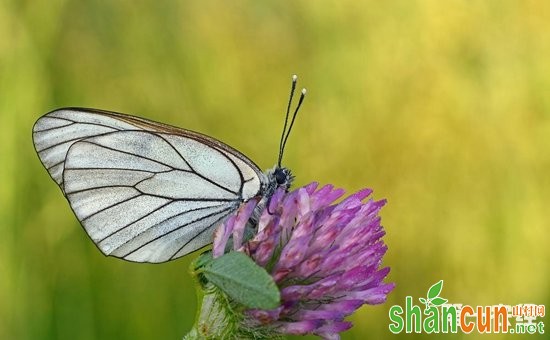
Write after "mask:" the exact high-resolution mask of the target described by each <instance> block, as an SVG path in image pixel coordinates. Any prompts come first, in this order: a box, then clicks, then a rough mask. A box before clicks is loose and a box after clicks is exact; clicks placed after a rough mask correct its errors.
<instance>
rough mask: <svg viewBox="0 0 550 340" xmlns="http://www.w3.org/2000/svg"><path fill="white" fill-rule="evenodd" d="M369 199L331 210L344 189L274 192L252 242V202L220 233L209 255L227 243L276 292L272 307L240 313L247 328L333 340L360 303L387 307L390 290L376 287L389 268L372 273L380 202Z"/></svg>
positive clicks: (378, 245) (379, 251)
mask: <svg viewBox="0 0 550 340" xmlns="http://www.w3.org/2000/svg"><path fill="white" fill-rule="evenodd" d="M371 192H372V190H370V189H364V190H361V191H359V192H357V193H355V194H353V195H351V196H349V197H347V198H346V199H344V200H343V201H341V202H339V203H335V200H337V199H338V198H340V197H341V196H342V195H343V194H344V190H343V189H334V188H333V187H332V186H331V185H326V186H324V187H322V188H320V189H318V190H317V183H311V184H309V185H306V186H305V187H302V188H298V189H296V190H294V191H292V192H289V193H285V192H284V191H283V190H278V191H277V192H276V193H275V194H274V195H273V197H272V198H271V201H270V202H269V206H268V208H267V209H264V211H263V213H262V214H261V215H260V217H259V222H258V226H257V228H258V232H257V234H256V235H255V236H254V237H253V238H252V239H250V240H248V241H245V240H243V235H244V231H245V227H246V224H247V223H249V220H250V217H251V216H252V214H253V212H254V209H255V207H256V206H257V204H258V201H255V200H251V201H249V202H248V203H246V204H245V205H243V206H242V207H241V209H240V210H239V211H238V213H237V214H235V215H234V216H232V217H230V218H229V219H228V220H226V222H225V223H224V224H222V225H221V226H220V227H219V229H218V230H217V232H216V234H215V237H214V247H213V256H214V257H220V256H222V255H223V253H224V251H225V249H226V246H227V241H228V240H229V239H230V238H231V237H232V239H233V249H234V250H236V251H239V252H243V253H245V254H247V255H248V256H249V257H250V258H252V259H253V260H254V262H256V264H258V265H259V266H261V267H264V268H265V269H266V270H267V272H268V273H269V274H270V275H271V276H272V277H273V279H274V281H275V283H276V284H277V286H278V287H279V289H280V291H281V305H280V306H279V307H278V308H276V309H273V310H247V311H246V312H245V318H244V321H243V322H244V323H246V327H249V328H254V327H259V328H260V327H268V328H270V329H272V330H273V331H275V332H276V333H279V334H308V333H312V334H316V335H319V336H322V337H324V338H327V339H338V338H339V333H340V332H343V331H345V330H347V329H349V328H351V327H352V324H351V322H348V321H345V320H344V318H345V317H346V316H348V315H350V314H352V313H353V312H354V311H355V310H357V309H358V308H359V307H360V306H362V305H363V304H371V305H374V304H380V303H383V302H384V301H386V297H387V295H388V293H389V292H390V291H391V290H392V289H393V288H394V287H395V284H394V283H384V282H383V280H384V278H385V277H386V276H387V275H388V272H389V271H390V269H389V268H382V269H380V268H379V267H380V265H381V262H382V257H383V255H384V253H385V252H386V250H387V246H386V245H385V244H384V242H383V241H382V236H384V234H385V232H384V230H383V228H382V226H381V225H380V216H378V212H379V211H380V209H381V208H382V206H384V204H385V203H386V201H385V200H380V201H373V200H372V199H369V200H367V201H366V202H363V200H364V199H365V198H367V197H368V196H369V195H370V194H371Z"/></svg>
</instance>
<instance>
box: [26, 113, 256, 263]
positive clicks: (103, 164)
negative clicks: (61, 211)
mask: <svg viewBox="0 0 550 340" xmlns="http://www.w3.org/2000/svg"><path fill="white" fill-rule="evenodd" d="M33 138H34V143H35V147H36V150H37V153H38V155H39V157H40V159H41V161H42V163H43V164H44V166H45V167H46V169H47V170H48V172H49V173H50V175H51V176H52V178H53V179H54V180H55V181H56V182H57V183H58V184H59V186H60V187H61V189H62V191H63V192H64V194H65V196H66V197H67V199H68V201H69V203H70V205H71V207H72V209H73V211H74V213H75V215H76V216H77V218H78V219H79V220H80V222H81V223H82V225H83V226H84V229H85V230H86V232H87V233H88V235H89V236H90V238H91V239H92V240H93V241H94V243H95V244H96V245H97V246H98V248H99V249H100V250H101V251H102V252H103V253H104V254H106V255H112V256H116V257H119V258H123V259H125V260H129V261H135V262H154V263H158V262H165V261H169V260H172V259H175V258H178V257H180V256H183V255H185V254H188V253H190V252H192V251H194V250H197V249H199V248H202V247H203V246H205V245H207V244H209V243H210V242H211V236H212V232H213V230H214V228H215V227H216V226H217V225H218V224H219V223H220V222H221V221H223V220H224V219H225V218H226V217H227V216H228V215H229V214H231V213H232V212H234V211H235V210H236V209H238V207H239V206H240V204H241V203H242V202H245V201H247V200H249V199H250V198H252V197H255V196H258V195H260V194H261V193H262V190H263V187H264V185H265V184H264V183H265V181H266V179H265V176H264V175H263V173H262V172H261V171H260V170H259V168H258V167H257V166H256V165H255V164H254V163H253V162H252V161H250V160H249V159H248V158H246V157H245V156H244V155H242V154H241V153H240V152H238V151H237V150H234V149H232V148H231V147H229V146H227V145H225V144H223V143H221V142H219V141H217V140H215V139H212V138H210V137H207V136H204V135H201V134H199V133H196V132H192V131H188V130H183V129H179V128H176V127H173V126H169V125H165V124H160V123H156V122H152V121H148V120H145V119H141V118H137V117H133V116H128V115H122V114H117V113H112V112H106V111H97V110H88V109H61V110H56V111H53V112H50V113H48V114H46V115H45V116H43V117H41V118H40V119H39V120H38V121H37V123H36V124H35V127H34V130H33Z"/></svg>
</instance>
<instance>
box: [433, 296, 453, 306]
mask: <svg viewBox="0 0 550 340" xmlns="http://www.w3.org/2000/svg"><path fill="white" fill-rule="evenodd" d="M447 301H449V300H447V299H443V298H440V297H436V298H434V299H433V300H432V305H434V306H441V305H442V304H444V303H447Z"/></svg>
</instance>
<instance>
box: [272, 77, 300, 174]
mask: <svg viewBox="0 0 550 340" xmlns="http://www.w3.org/2000/svg"><path fill="white" fill-rule="evenodd" d="M297 80H298V76H297V75H295V74H294V75H292V85H291V87H290V97H289V98H288V106H287V107H286V116H285V126H284V127H283V132H282V133H281V142H280V143H279V159H278V161H277V166H279V167H281V161H282V159H283V149H284V147H283V140H284V139H285V132H286V127H287V125H288V115H289V114H290V106H291V105H292V98H293V97H294V91H295V90H296V82H297Z"/></svg>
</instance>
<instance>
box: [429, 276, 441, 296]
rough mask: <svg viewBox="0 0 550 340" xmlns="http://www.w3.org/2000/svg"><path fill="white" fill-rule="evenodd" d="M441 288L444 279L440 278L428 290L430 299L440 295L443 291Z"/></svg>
mask: <svg viewBox="0 0 550 340" xmlns="http://www.w3.org/2000/svg"><path fill="white" fill-rule="evenodd" d="M441 289H443V280H439V282H438V283H436V284H434V285H433V286H431V287H430V289H429V290H428V299H433V298H435V297H437V296H439V293H441Z"/></svg>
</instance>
